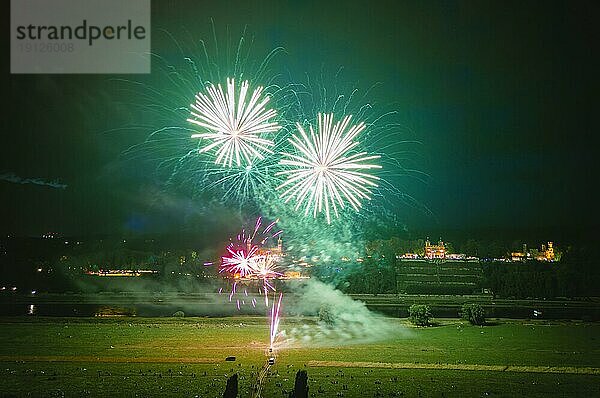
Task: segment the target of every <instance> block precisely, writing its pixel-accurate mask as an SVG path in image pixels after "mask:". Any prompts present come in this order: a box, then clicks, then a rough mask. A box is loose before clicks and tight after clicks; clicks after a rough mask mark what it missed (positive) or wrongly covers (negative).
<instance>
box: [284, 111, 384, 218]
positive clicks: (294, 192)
mask: <svg viewBox="0 0 600 398" xmlns="http://www.w3.org/2000/svg"><path fill="white" fill-rule="evenodd" d="M351 118H352V116H350V115H348V116H345V117H344V118H343V119H342V120H341V121H338V122H337V123H335V124H334V122H333V113H332V114H329V115H322V114H320V113H319V114H318V126H317V128H318V130H317V132H315V131H314V129H313V127H312V126H309V131H310V134H307V133H306V131H305V130H304V128H303V127H302V125H301V124H300V123H297V129H298V132H299V133H300V134H299V135H294V136H292V138H290V139H289V142H290V143H291V144H292V145H293V147H294V148H295V149H296V153H283V154H282V155H283V159H282V160H281V161H280V164H281V165H282V166H289V168H288V169H287V170H283V171H280V172H278V173H276V174H277V175H282V176H286V177H287V180H286V181H285V182H283V183H282V184H281V185H279V186H278V187H277V189H278V190H280V189H282V190H283V192H282V193H281V195H280V196H281V198H285V202H286V203H287V202H289V201H291V200H294V199H295V200H296V210H298V209H300V207H302V206H303V205H304V214H305V215H308V214H309V212H311V210H312V213H313V217H316V216H317V213H321V212H325V216H326V217H327V223H328V224H329V223H331V215H330V213H331V211H332V210H333V213H334V214H335V216H336V217H338V207H339V208H342V209H343V208H344V207H345V204H346V203H349V204H350V205H351V206H352V207H353V208H354V210H356V211H358V210H359V208H360V207H362V204H361V200H362V199H367V200H368V199H370V195H371V193H372V189H373V188H374V187H377V183H376V182H375V181H377V180H379V178H378V177H376V176H374V175H371V174H368V173H365V172H363V171H361V170H371V169H378V168H381V166H379V165H376V164H369V163H365V162H367V161H370V160H373V159H378V158H379V156H378V155H368V154H367V153H366V152H358V153H352V152H353V149H354V148H355V147H356V146H357V145H358V144H359V143H358V141H354V139H355V138H356V136H358V134H360V133H361V132H362V131H363V130H364V129H365V127H366V126H365V124H364V123H359V124H357V125H353V126H351V127H350V128H348V126H349V125H350V120H351Z"/></svg>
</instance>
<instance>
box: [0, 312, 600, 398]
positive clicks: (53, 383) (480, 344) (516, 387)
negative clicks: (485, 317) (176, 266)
mask: <svg viewBox="0 0 600 398" xmlns="http://www.w3.org/2000/svg"><path fill="white" fill-rule="evenodd" d="M390 322H394V326H395V327H396V328H397V333H393V334H392V335H389V336H388V337H386V338H385V339H382V340H379V341H373V342H369V343H362V344H356V343H353V342H352V341H347V342H346V343H347V344H340V345H335V344H336V341H335V339H330V340H327V341H326V342H325V343H323V344H322V346H318V345H319V344H318V343H319V342H312V344H313V345H312V346H310V345H309V346H303V345H295V346H294V347H293V348H291V347H290V348H285V347H284V348H282V349H280V350H279V352H278V358H277V362H276V364H275V365H274V366H273V367H272V368H271V373H270V375H269V377H268V378H267V380H266V383H265V386H264V392H263V396H264V397H285V396H287V391H289V390H291V389H292V387H293V382H294V376H295V373H296V371H297V370H298V369H306V370H307V372H308V376H309V386H310V395H311V396H317V397H319V396H321V397H330V396H333V397H336V396H344V397H376V396H381V397H388V396H437V397H441V396H461V397H462V396H478V397H479V396H527V397H535V396H540V397H541V396H582V397H588V396H600V324H599V323H589V322H558V321H552V322H550V321H507V320H500V321H496V322H494V323H493V324H492V325H491V326H486V327H483V328H481V327H474V326H470V325H468V324H465V323H463V322H462V321H459V320H451V319H448V320H441V321H439V324H438V326H435V327H429V328H412V327H410V326H409V325H408V324H406V322H405V321H404V320H400V319H391V320H390ZM284 323H285V324H284V325H283V328H292V327H295V326H301V325H303V324H309V325H310V324H314V320H313V319H310V318H305V319H297V318H296V319H285V320H284ZM267 335H268V325H267V324H266V321H265V319H264V318H260V317H232V318H222V319H218V318H154V319H153V318H113V319H103V318H33V317H32V318H1V319H0V362H1V363H0V395H1V396H50V397H54V396H70V397H79V396H94V397H112V396H132V397H133V396H142V397H143V396H182V397H185V396H187V397H195V396H199V397H220V396H222V394H223V391H224V388H225V383H226V379H227V377H229V376H230V375H232V374H233V373H238V375H239V376H240V396H243V397H246V396H250V389H251V386H252V383H253V382H254V381H255V380H256V375H257V372H258V370H259V369H260V368H261V367H262V365H263V364H264V362H265V350H266V348H267V346H266V341H267ZM315 343H316V344H315ZM228 355H235V356H236V361H235V362H225V357H226V356H228Z"/></svg>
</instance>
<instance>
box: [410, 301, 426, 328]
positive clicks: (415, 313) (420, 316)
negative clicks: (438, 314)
mask: <svg viewBox="0 0 600 398" xmlns="http://www.w3.org/2000/svg"><path fill="white" fill-rule="evenodd" d="M408 315H409V317H408V319H409V320H410V321H411V322H412V323H413V324H415V325H417V326H427V325H429V322H430V320H431V309H430V308H429V306H428V305H426V304H413V305H411V306H410V308H409V309H408Z"/></svg>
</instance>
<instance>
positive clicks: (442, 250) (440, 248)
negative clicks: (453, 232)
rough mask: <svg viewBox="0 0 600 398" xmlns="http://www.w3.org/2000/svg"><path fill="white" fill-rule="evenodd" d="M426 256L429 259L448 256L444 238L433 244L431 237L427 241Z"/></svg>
mask: <svg viewBox="0 0 600 398" xmlns="http://www.w3.org/2000/svg"><path fill="white" fill-rule="evenodd" d="M425 258H427V259H444V258H446V247H445V246H444V242H443V241H442V239H440V240H439V242H438V244H437V245H432V244H431V242H430V241H429V238H427V240H426V241H425Z"/></svg>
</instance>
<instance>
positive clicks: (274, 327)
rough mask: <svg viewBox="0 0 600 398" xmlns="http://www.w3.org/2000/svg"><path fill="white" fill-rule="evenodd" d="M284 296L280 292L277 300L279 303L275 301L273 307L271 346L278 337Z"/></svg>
mask: <svg viewBox="0 0 600 398" xmlns="http://www.w3.org/2000/svg"><path fill="white" fill-rule="evenodd" d="M282 297H283V293H279V300H278V301H277V305H275V302H273V306H272V307H271V333H270V336H271V339H270V346H271V348H272V347H273V343H274V342H275V338H277V333H278V331H279V319H280V318H279V310H280V308H281V298H282Z"/></svg>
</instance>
